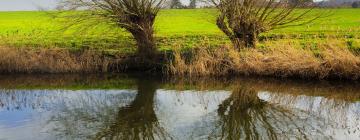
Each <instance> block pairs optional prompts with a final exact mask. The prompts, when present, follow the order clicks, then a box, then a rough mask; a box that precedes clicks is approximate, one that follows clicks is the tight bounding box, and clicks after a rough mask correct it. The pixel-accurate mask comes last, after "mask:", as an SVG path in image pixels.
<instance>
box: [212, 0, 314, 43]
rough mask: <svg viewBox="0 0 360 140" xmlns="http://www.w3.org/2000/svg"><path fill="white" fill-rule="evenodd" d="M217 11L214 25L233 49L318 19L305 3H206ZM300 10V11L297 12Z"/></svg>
mask: <svg viewBox="0 0 360 140" xmlns="http://www.w3.org/2000/svg"><path fill="white" fill-rule="evenodd" d="M210 2H211V3H212V4H214V5H215V6H216V8H217V9H218V10H219V16H218V17H217V21H216V24H217V26H218V27H219V28H220V29H221V31H222V32H224V33H225V34H226V35H227V36H228V37H229V38H230V40H231V41H232V43H233V45H234V46H235V48H236V49H238V50H240V49H241V48H249V47H250V48H251V47H255V45H256V41H257V39H258V36H259V34H260V33H264V32H267V31H270V30H273V29H276V28H283V27H288V26H296V25H303V24H306V23H309V22H311V21H313V20H315V19H317V18H319V17H320V15H321V14H320V13H318V12H316V14H315V13H314V12H312V11H314V10H313V9H314V7H315V6H314V3H313V2H311V1H309V0H297V1H296V2H294V0H210ZM299 8H301V9H299Z"/></svg>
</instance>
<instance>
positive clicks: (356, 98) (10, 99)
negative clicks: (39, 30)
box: [0, 75, 360, 140]
mask: <svg viewBox="0 0 360 140" xmlns="http://www.w3.org/2000/svg"><path fill="white" fill-rule="evenodd" d="M0 139H1V140H3V139H4V140H7V139H9V140H30V139H32V140H37V139H39V140H52V139H121V140H122V139H124V140H132V139H160V140H162V139H175V140H187V139H196V140H198V139H347V140H352V139H353V140H358V139H360V84H358V83H351V82H349V83H347V82H326V81H317V82H311V81H310V82H309V81H300V80H299V81H293V80H284V79H269V78H265V79H264V78H262V79H261V78H231V79H229V78H194V79H181V78H171V79H169V78H156V77H146V76H141V75H10V76H0Z"/></svg>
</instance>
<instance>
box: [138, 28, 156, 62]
mask: <svg viewBox="0 0 360 140" xmlns="http://www.w3.org/2000/svg"><path fill="white" fill-rule="evenodd" d="M133 36H134V38H135V40H136V45H137V46H138V49H137V53H138V54H139V55H140V56H142V57H150V58H151V57H152V56H154V55H155V54H156V45H155V42H154V37H153V33H152V32H150V33H149V32H148V31H138V32H136V33H133Z"/></svg>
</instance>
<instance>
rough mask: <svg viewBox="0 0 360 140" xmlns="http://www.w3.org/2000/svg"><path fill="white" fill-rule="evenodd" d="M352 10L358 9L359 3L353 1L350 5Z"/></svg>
mask: <svg viewBox="0 0 360 140" xmlns="http://www.w3.org/2000/svg"><path fill="white" fill-rule="evenodd" d="M351 7H352V8H360V1H355V2H353V3H352V4H351Z"/></svg>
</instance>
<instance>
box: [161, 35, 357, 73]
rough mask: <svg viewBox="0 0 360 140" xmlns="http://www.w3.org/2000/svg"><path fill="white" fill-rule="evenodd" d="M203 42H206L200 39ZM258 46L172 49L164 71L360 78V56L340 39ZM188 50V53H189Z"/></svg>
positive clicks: (273, 43)
mask: <svg viewBox="0 0 360 140" xmlns="http://www.w3.org/2000/svg"><path fill="white" fill-rule="evenodd" d="M203 44H206V43H203ZM263 45H265V46H266V47H262V49H259V48H258V49H246V50H242V51H241V52H237V51H235V50H234V49H232V47H229V46H223V47H219V48H210V47H204V46H202V47H196V48H194V49H192V50H191V53H184V52H182V51H181V50H180V49H175V51H174V52H173V55H174V57H173V58H172V59H171V61H170V62H169V64H168V66H167V68H166V70H165V73H167V74H169V75H187V76H204V75H213V76H222V75H262V76H276V77H300V78H318V79H327V78H344V79H359V78H360V73H359V72H360V57H359V56H356V55H354V54H353V53H352V52H351V51H350V50H349V49H348V48H347V47H345V46H346V42H344V41H342V40H334V39H331V40H329V41H327V43H318V44H317V46H316V47H317V49H316V50H317V51H318V52H317V53H316V54H314V52H313V49H312V48H311V47H310V48H309V47H297V46H298V45H297V44H293V43H291V42H264V43H263ZM189 54H190V55H189Z"/></svg>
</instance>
